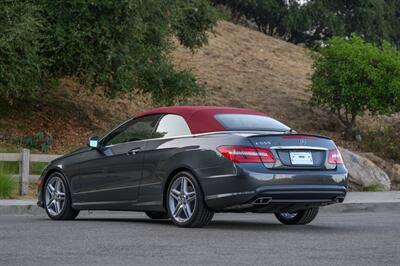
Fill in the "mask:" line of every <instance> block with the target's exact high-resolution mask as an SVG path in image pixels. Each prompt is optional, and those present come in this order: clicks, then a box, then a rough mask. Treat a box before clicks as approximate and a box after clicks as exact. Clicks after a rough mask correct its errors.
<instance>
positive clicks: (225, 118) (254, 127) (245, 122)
mask: <svg viewBox="0 0 400 266" xmlns="http://www.w3.org/2000/svg"><path fill="white" fill-rule="evenodd" d="M215 119H217V121H218V122H219V123H221V125H222V126H223V127H224V128H225V129H226V130H229V131H288V130H290V128H289V127H287V126H285V125H284V124H282V123H281V122H279V121H277V120H275V119H272V118H270V117H267V116H262V115H247V114H218V115H215Z"/></svg>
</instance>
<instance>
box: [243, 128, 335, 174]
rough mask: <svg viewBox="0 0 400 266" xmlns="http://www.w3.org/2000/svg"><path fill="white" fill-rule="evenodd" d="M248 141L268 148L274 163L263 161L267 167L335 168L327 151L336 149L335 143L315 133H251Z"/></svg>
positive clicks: (258, 146) (256, 145)
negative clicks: (274, 160)
mask: <svg viewBox="0 0 400 266" xmlns="http://www.w3.org/2000/svg"><path fill="white" fill-rule="evenodd" d="M248 139H249V141H250V142H251V143H252V144H253V145H254V146H255V147H257V148H263V149H269V150H270V151H271V152H272V153H273V155H274V156H275V159H276V162H275V163H264V165H265V166H266V167H267V168H269V169H308V170H309V169H319V170H320V169H326V170H332V169H335V167H336V164H331V163H329V162H328V151H329V150H336V145H335V143H334V142H333V141H332V140H331V139H329V138H327V137H322V136H317V135H305V134H280V135H253V136H249V137H248Z"/></svg>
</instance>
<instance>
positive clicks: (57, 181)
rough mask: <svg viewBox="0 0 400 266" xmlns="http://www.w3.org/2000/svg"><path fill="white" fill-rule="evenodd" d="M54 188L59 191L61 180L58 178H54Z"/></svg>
mask: <svg viewBox="0 0 400 266" xmlns="http://www.w3.org/2000/svg"><path fill="white" fill-rule="evenodd" d="M55 189H56V192H59V191H60V189H61V182H60V180H56V183H55Z"/></svg>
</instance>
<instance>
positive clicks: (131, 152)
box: [127, 148, 140, 155]
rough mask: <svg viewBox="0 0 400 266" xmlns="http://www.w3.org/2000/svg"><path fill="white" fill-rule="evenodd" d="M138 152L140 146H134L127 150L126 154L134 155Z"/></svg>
mask: <svg viewBox="0 0 400 266" xmlns="http://www.w3.org/2000/svg"><path fill="white" fill-rule="evenodd" d="M139 152H140V148H134V149H132V150H130V151H128V152H127V154H128V155H135V154H137V153H139Z"/></svg>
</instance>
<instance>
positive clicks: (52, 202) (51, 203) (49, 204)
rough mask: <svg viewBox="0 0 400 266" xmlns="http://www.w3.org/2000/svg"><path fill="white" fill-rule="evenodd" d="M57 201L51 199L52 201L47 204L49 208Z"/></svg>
mask: <svg viewBox="0 0 400 266" xmlns="http://www.w3.org/2000/svg"><path fill="white" fill-rule="evenodd" d="M55 202H56V201H55V200H54V199H50V202H49V203H48V204H47V208H48V209H49V208H50V207H51V206H52V205H54V203H55Z"/></svg>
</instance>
